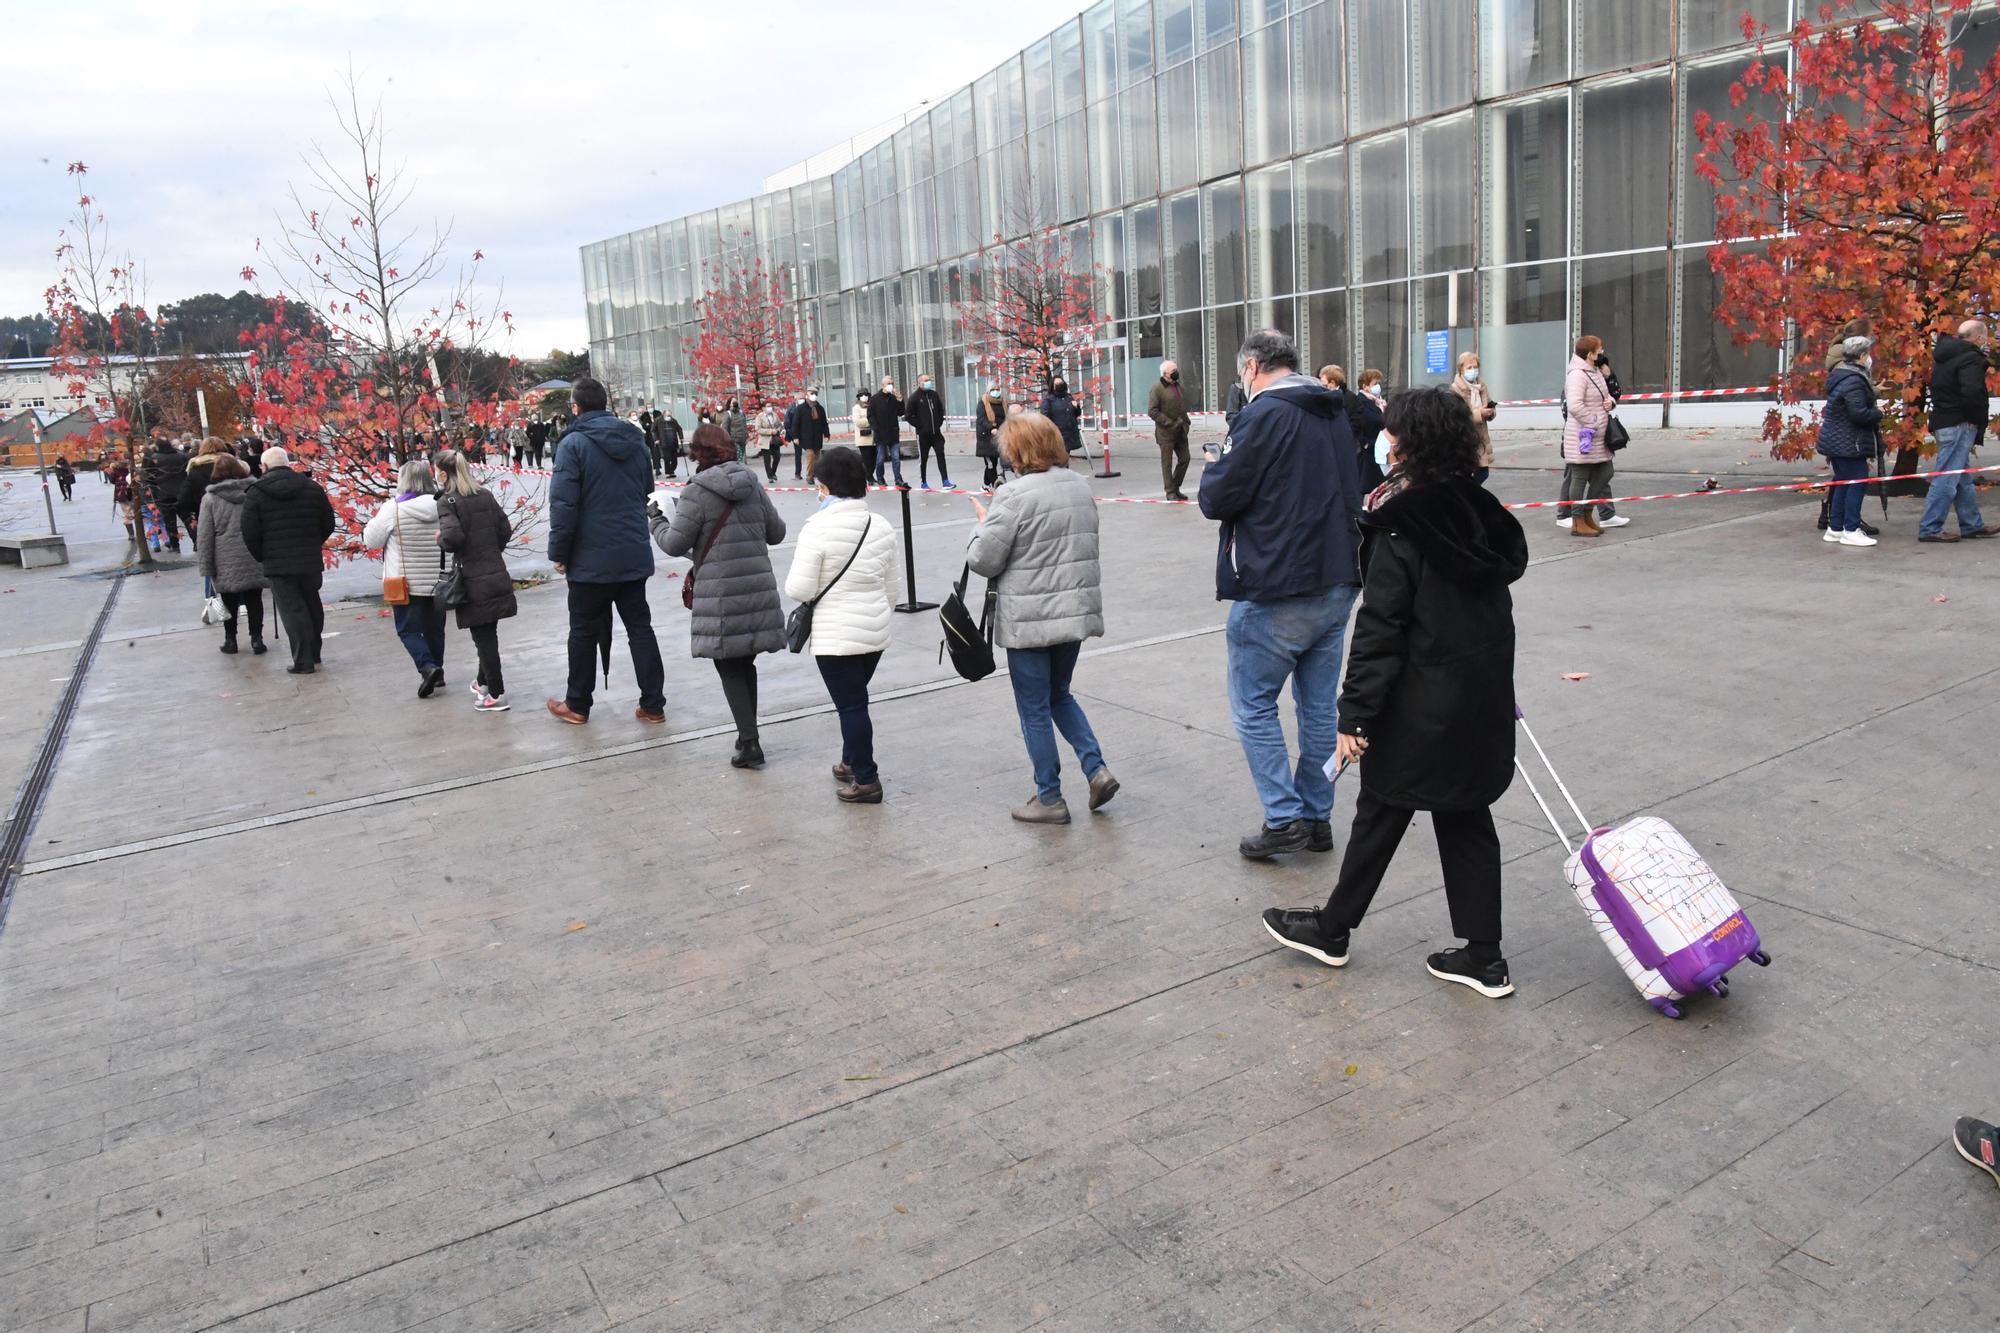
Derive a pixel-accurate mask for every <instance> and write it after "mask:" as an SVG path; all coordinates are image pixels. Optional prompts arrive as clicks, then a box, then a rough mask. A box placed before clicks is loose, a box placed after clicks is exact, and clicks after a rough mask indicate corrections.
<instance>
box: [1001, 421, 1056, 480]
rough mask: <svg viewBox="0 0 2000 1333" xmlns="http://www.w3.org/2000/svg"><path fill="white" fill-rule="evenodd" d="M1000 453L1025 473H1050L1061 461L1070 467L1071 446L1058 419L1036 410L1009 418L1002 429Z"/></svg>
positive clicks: (1013, 466) (1016, 469)
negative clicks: (1061, 429) (1059, 428)
mask: <svg viewBox="0 0 2000 1333" xmlns="http://www.w3.org/2000/svg"><path fill="white" fill-rule="evenodd" d="M1000 456H1001V457H1002V458H1004V459H1006V460H1007V466H1008V467H1011V468H1013V469H1014V470H1015V471H1016V472H1019V473H1021V474H1022V475H1023V476H1025V475H1027V474H1028V473H1030V472H1047V471H1048V470H1049V469H1051V468H1053V467H1055V466H1056V465H1058V464H1060V465H1062V466H1063V467H1068V466H1069V446H1068V445H1066V444H1064V443H1063V437H1062V432H1061V431H1060V430H1058V429H1056V423H1055V422H1053V421H1050V420H1049V419H1048V418H1047V417H1045V416H1043V415H1042V414H1041V413H1040V412H1036V411H1032V410H1028V411H1023V412H1021V413H1020V414H1019V415H1017V416H1010V417H1008V418H1007V424H1006V425H1004V426H1002V427H1001V428H1000Z"/></svg>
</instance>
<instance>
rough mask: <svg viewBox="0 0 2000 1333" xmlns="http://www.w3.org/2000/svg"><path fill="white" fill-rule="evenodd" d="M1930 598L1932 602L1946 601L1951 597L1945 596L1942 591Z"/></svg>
mask: <svg viewBox="0 0 2000 1333" xmlns="http://www.w3.org/2000/svg"><path fill="white" fill-rule="evenodd" d="M1931 600H1932V601H1933V602H1948V601H1950V600H1951V598H1949V597H1947V596H1945V595H1944V594H1943V593H1939V594H1938V595H1937V596H1935V597H1933V598H1931Z"/></svg>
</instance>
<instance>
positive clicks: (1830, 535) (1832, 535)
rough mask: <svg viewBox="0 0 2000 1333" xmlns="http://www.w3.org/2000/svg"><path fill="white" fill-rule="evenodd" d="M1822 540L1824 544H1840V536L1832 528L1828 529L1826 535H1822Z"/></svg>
mask: <svg viewBox="0 0 2000 1333" xmlns="http://www.w3.org/2000/svg"><path fill="white" fill-rule="evenodd" d="M1820 540H1821V541H1823V542H1832V543H1834V544H1835V545H1836V546H1837V545H1839V544H1840V534H1839V533H1838V532H1835V531H1834V530H1833V529H1832V528H1828V529H1827V530H1826V531H1825V532H1824V533H1822V534H1820Z"/></svg>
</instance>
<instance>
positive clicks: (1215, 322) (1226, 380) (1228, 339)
mask: <svg viewBox="0 0 2000 1333" xmlns="http://www.w3.org/2000/svg"><path fill="white" fill-rule="evenodd" d="M1203 323H1204V332H1205V333H1206V334H1207V336H1208V363H1209V364H1210V365H1211V366H1214V367H1215V380H1214V383H1213V384H1212V385H1210V387H1209V392H1210V393H1211V394H1213V395H1214V396H1213V397H1211V398H1210V399H1209V400H1208V401H1210V402H1212V403H1220V402H1224V401H1226V400H1227V398H1228V396H1229V385H1230V383H1231V381H1233V380H1234V379H1235V378H1236V353H1237V352H1238V351H1239V350H1241V349H1242V347H1243V339H1244V337H1245V330H1244V327H1243V307H1242V306H1240V305H1226V306H1223V307H1222V308H1221V309H1219V310H1211V311H1208V312H1207V314H1206V315H1205V317H1204V320H1203Z"/></svg>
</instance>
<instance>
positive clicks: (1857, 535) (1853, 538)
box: [1840, 528, 1876, 546]
mask: <svg viewBox="0 0 2000 1333" xmlns="http://www.w3.org/2000/svg"><path fill="white" fill-rule="evenodd" d="M1840 544H1841V545H1842V546H1873V545H1875V544H1876V542H1875V539H1874V538H1873V537H1870V536H1869V535H1868V534H1867V533H1865V532H1863V531H1861V530H1860V529H1859V528H1856V529H1855V530H1854V531H1853V532H1843V533H1841V534H1840Z"/></svg>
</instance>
